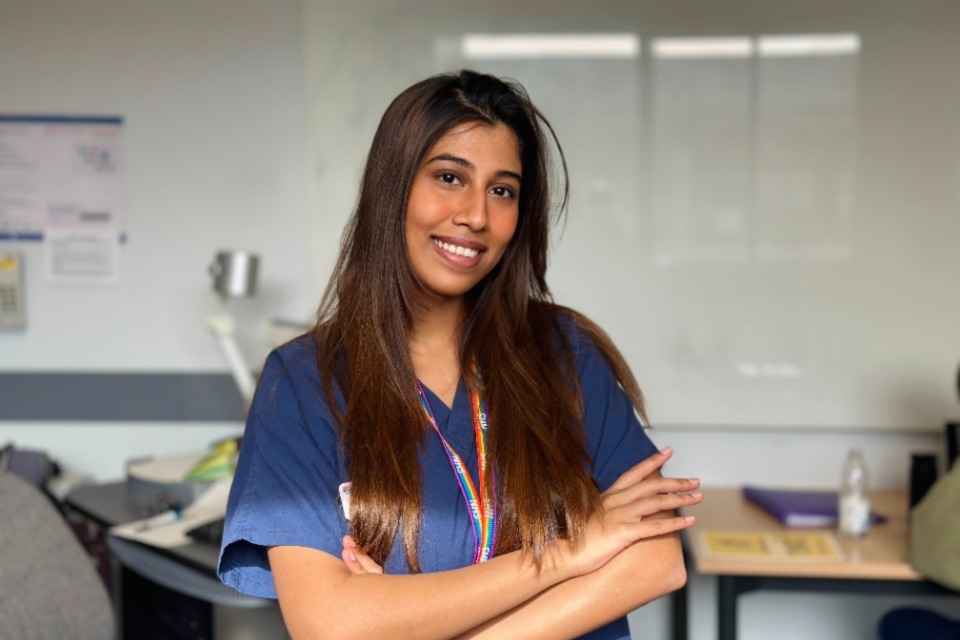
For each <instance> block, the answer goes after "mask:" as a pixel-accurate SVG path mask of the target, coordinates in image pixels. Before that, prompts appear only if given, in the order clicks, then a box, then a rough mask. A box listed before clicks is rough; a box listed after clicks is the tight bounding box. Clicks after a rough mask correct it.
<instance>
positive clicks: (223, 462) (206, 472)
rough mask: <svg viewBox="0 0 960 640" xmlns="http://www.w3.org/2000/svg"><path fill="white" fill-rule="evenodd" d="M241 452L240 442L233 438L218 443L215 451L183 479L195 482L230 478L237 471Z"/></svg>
mask: <svg viewBox="0 0 960 640" xmlns="http://www.w3.org/2000/svg"><path fill="white" fill-rule="evenodd" d="M239 450H240V447H239V444H238V441H237V440H236V439H233V438H231V439H230V440H224V441H223V442H219V443H217V444H216V445H215V446H214V448H213V451H211V452H210V453H209V454H208V455H206V456H205V457H204V458H203V459H202V460H201V461H200V462H198V463H197V464H195V465H194V466H193V468H192V469H190V471H188V472H187V475H186V476H184V478H183V479H184V480H186V481H187V482H195V481H205V480H222V479H223V478H229V477H230V476H232V475H233V472H234V470H235V469H236V466H237V452H238V451H239Z"/></svg>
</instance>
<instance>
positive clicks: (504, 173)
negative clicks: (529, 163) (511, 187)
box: [424, 153, 523, 183]
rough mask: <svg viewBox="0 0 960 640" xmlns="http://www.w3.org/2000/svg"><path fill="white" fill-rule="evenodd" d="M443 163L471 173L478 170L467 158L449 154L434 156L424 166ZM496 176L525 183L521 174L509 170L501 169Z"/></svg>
mask: <svg viewBox="0 0 960 640" xmlns="http://www.w3.org/2000/svg"><path fill="white" fill-rule="evenodd" d="M442 161H446V162H452V163H454V164H458V165H460V166H461V167H464V168H466V169H470V170H471V171H475V170H476V168H477V167H476V166H475V165H474V164H473V163H472V162H470V161H469V160H467V159H466V158H461V157H460V156H455V155H451V154H449V153H441V154H440V155H438V156H434V157H432V158H430V159H429V160H427V161H426V162H425V163H424V164H430V163H432V162H442ZM494 175H495V176H497V177H502V178H513V179H514V180H516V181H517V182H520V183H522V182H523V181H522V180H521V178H520V174H519V173H517V172H516V171H510V170H508V169H501V170H499V171H497V172H496V173H495V174H494Z"/></svg>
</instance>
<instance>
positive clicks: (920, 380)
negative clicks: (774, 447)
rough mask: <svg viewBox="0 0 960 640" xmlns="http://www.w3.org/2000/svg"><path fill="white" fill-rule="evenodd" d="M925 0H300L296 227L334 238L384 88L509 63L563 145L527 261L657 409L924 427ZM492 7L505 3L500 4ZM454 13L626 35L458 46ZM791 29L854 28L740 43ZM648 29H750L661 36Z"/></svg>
mask: <svg viewBox="0 0 960 640" xmlns="http://www.w3.org/2000/svg"><path fill="white" fill-rule="evenodd" d="M921 4H922V5H924V10H923V11H921V10H918V8H917V6H916V3H903V4H897V3H886V4H885V5H884V6H883V7H877V6H875V5H871V8H870V11H869V12H867V11H866V9H861V7H862V6H863V5H862V3H857V2H853V1H849V2H841V3H839V5H838V3H835V2H831V3H827V2H808V3H804V7H803V9H804V12H803V13H802V15H801V14H800V13H799V12H798V11H797V10H796V9H795V8H791V7H765V6H764V7H759V8H758V6H757V5H756V4H748V3H745V2H744V3H736V2H734V3H730V5H731V6H730V7H729V11H727V12H726V13H725V14H724V15H723V16H710V15H707V14H705V13H704V12H703V11H702V10H697V11H693V10H692V8H693V7H695V6H700V5H696V3H692V2H676V3H669V6H658V7H656V8H654V9H651V8H650V7H636V6H633V5H632V4H631V3H626V2H601V3H598V4H597V6H596V7H593V8H592V10H591V11H590V12H589V13H588V12H585V11H583V10H578V8H577V6H578V5H575V4H573V3H569V4H566V3H561V4H560V5H557V3H550V4H549V5H548V4H547V3H545V2H544V3H540V2H533V3H524V4H522V5H517V3H506V2H502V1H497V2H493V3H488V4H487V5H485V6H484V8H483V10H482V11H481V9H478V8H475V7H473V8H471V7H469V6H467V5H466V4H464V5H462V6H459V7H456V9H457V10H456V11H453V10H450V9H448V8H447V9H445V7H449V3H443V4H441V3H437V2H412V1H411V2H393V3H386V4H384V3H377V4H376V5H374V4H373V3H360V4H359V5H356V6H352V8H350V9H346V8H344V7H338V8H337V10H336V12H334V11H333V9H332V8H330V7H329V6H325V5H326V3H323V2H320V1H319V0H308V1H307V2H305V8H304V10H305V24H306V31H305V33H306V46H305V73H306V77H307V79H306V86H307V94H308V95H307V100H308V105H309V108H308V113H309V114H310V117H311V119H312V121H311V126H310V130H311V140H310V144H311V155H312V159H313V161H314V165H315V166H316V167H319V170H318V171H317V172H316V173H315V176H314V185H313V187H314V191H315V196H316V197H315V202H317V203H319V202H320V201H321V199H322V208H321V207H318V216H319V217H320V222H319V223H318V225H317V227H316V229H315V233H314V236H313V238H312V243H313V246H314V247H315V249H316V253H317V254H318V255H324V256H327V257H326V258H324V259H325V260H328V261H330V262H332V256H334V255H335V253H336V250H335V239H336V238H337V237H338V234H339V229H340V228H341V227H342V225H343V222H344V221H345V220H346V217H347V215H348V214H349V212H350V210H351V208H352V205H353V202H354V199H355V196H356V188H357V185H358V183H359V175H360V168H361V166H362V162H363V158H364V156H365V154H366V151H367V148H368V145H369V141H370V139H371V138H372V135H373V131H374V129H375V127H376V124H377V121H378V120H379V117H380V115H381V114H382V111H383V109H384V108H385V107H386V105H387V104H388V102H389V100H390V99H391V98H392V97H393V96H395V95H396V94H397V93H398V92H399V91H400V90H402V89H403V88H405V87H406V86H408V85H410V84H412V83H413V82H415V81H416V80H418V79H420V78H422V77H425V76H427V75H430V74H432V73H435V72H437V71H443V70H452V69H457V68H461V67H472V68H475V69H477V70H481V71H487V72H490V73H494V74H497V75H501V76H510V77H515V78H517V79H519V80H520V81H521V82H522V83H523V84H524V85H525V86H526V87H527V89H528V90H529V92H530V94H531V96H532V97H533V99H534V101H535V103H536V104H537V105H538V106H539V107H540V108H541V110H542V111H544V112H545V113H546V114H547V116H548V118H549V119H550V120H551V122H552V123H553V125H554V127H555V128H556V130H557V134H558V136H559V138H560V141H561V144H562V145H563V147H564V150H565V153H566V157H567V160H568V162H569V165H570V179H571V200H570V207H569V215H568V218H567V223H566V226H565V228H564V229H563V233H562V234H557V235H556V236H555V237H554V253H553V255H552V261H551V266H550V270H549V272H548V279H549V282H550V284H551V286H552V288H553V291H554V293H555V295H556V298H557V300H558V301H559V302H561V303H563V304H567V305H570V306H573V307H576V308H578V309H580V310H582V311H584V312H586V313H587V314H588V315H590V316H591V317H593V318H594V319H595V320H597V321H598V322H599V323H600V324H601V325H602V326H604V327H605V328H606V329H607V330H608V331H609V333H610V334H611V335H612V336H613V338H614V340H615V342H616V343H617V345H618V346H619V347H620V349H621V350H622V351H623V353H624V355H625V356H626V358H627V360H628V362H629V363H630V365H631V367H632V368H633V370H634V372H635V374H636V376H637V378H638V379H639V381H640V383H641V386H642V387H643V389H644V391H645V393H646V395H647V398H648V402H649V409H650V414H651V419H652V421H653V422H654V424H660V425H690V426H698V427H703V426H718V427H728V426H750V427H768V426H769V427H800V428H832V427H850V428H872V429H917V430H930V429H934V428H940V426H941V425H942V424H943V422H944V421H945V420H946V419H949V418H952V417H954V416H955V415H956V414H957V413H958V410H957V400H956V391H955V383H954V381H955V377H956V370H957V364H958V360H960V331H958V322H957V318H960V292H958V291H957V284H958V283H960V252H958V250H957V249H958V244H960V243H958V240H960V111H958V109H957V106H956V105H957V104H960V102H958V99H960V77H958V76H957V74H956V73H955V66H956V61H957V60H960V5H956V4H953V3H941V2H936V1H934V0H924V1H923V2H921ZM908 5H909V6H908ZM547 7H550V10H547ZM738 7H739V8H740V9H742V10H741V11H738V10H737V8H738ZM838 7H839V9H838ZM910 7H912V9H911V8H910ZM701 8H702V7H701ZM508 9H509V15H510V17H511V20H510V22H509V24H504V22H503V21H502V20H498V19H496V16H497V15H501V16H502V15H503V13H501V10H502V11H507V10H508ZM748 9H749V10H748ZM401 26H402V27H403V28H402V29H401V28H400V27H401ZM476 33H483V34H493V35H496V34H503V33H512V34H518V33H519V34H541V35H542V34H568V35H569V34H577V33H589V34H603V33H608V34H609V33H614V34H633V35H634V36H636V37H637V38H638V39H639V42H640V46H639V55H637V56H634V57H607V58H604V57H589V58H585V57H573V58H571V57H560V58H557V57H543V56H541V57H520V56H514V57H512V58H511V57H506V58H495V59H491V58H483V59H477V58H471V57H470V55H468V54H467V53H465V51H464V49H463V47H462V46H460V44H461V43H462V41H463V37H464V36H465V35H468V34H476ZM401 34H402V35H401ZM810 34H814V35H817V34H827V35H831V36H838V37H841V38H847V39H848V40H850V39H852V40H853V41H854V42H856V45H857V46H856V47H855V48H854V49H853V50H850V49H847V50H841V51H833V52H832V53H831V52H829V51H828V52H824V51H814V52H810V51H807V52H806V53H802V54H799V55H798V54H795V53H794V54H793V55H788V54H783V53H781V54H780V55H777V54H775V53H770V51H772V49H766V50H765V49H763V47H762V46H761V45H762V43H769V42H772V41H775V39H776V38H782V37H784V36H794V37H796V36H798V35H810ZM670 38H672V39H675V40H676V41H679V42H680V43H681V44H683V43H687V44H689V43H691V42H693V43H694V44H696V42H697V41H701V42H700V44H703V42H702V39H703V38H708V39H716V38H724V39H727V40H732V41H733V44H734V45H737V42H747V43H748V44H747V46H746V53H743V52H742V51H741V54H740V55H734V54H730V55H716V54H713V55H707V54H703V55H700V56H696V55H692V56H687V57H683V56H679V57H678V56H673V57H671V56H669V55H661V54H658V50H657V48H656V47H657V43H662V42H664V41H665V39H670ZM707 44H710V42H709V41H708V42H707ZM737 46H738V45H737ZM708 49H709V47H708ZM734 50H736V46H734ZM319 266H320V267H323V266H324V265H322V264H320V265H319ZM318 272H322V273H324V274H325V273H326V271H325V270H324V269H322V268H321V269H318Z"/></svg>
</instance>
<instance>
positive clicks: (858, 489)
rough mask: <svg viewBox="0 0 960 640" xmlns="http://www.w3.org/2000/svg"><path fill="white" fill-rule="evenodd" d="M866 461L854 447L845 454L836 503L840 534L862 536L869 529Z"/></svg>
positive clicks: (850, 536) (851, 536)
mask: <svg viewBox="0 0 960 640" xmlns="http://www.w3.org/2000/svg"><path fill="white" fill-rule="evenodd" d="M867 480H868V478H867V463H866V461H865V460H864V459H863V454H861V453H860V451H859V450H857V449H854V450H852V451H850V453H849V454H848V455H847V461H846V462H845V463H844V465H843V477H842V478H841V480H840V503H839V505H838V507H839V509H838V513H839V529H840V535H842V536H846V537H848V538H862V537H863V536H865V535H867V531H868V530H869V529H870V498H869V497H868V496H867Z"/></svg>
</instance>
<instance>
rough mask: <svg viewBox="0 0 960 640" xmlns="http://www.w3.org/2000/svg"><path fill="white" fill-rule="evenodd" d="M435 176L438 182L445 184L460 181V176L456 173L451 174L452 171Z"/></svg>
mask: <svg viewBox="0 0 960 640" xmlns="http://www.w3.org/2000/svg"><path fill="white" fill-rule="evenodd" d="M437 177H438V178H439V180H440V182H443V183H446V184H458V183H459V182H460V178H458V177H457V176H456V174H453V173H441V174H440V175H439V176H437Z"/></svg>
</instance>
